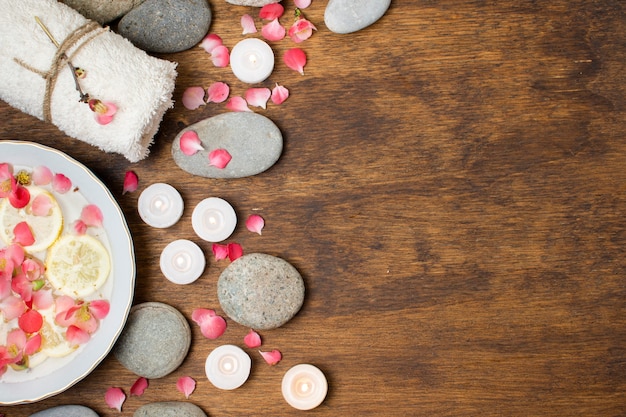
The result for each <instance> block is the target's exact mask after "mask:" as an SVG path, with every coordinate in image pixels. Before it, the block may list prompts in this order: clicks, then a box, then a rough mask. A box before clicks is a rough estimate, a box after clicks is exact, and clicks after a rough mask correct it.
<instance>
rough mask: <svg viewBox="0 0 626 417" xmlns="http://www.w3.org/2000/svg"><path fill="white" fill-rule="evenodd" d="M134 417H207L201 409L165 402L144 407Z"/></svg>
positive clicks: (184, 403)
mask: <svg viewBox="0 0 626 417" xmlns="http://www.w3.org/2000/svg"><path fill="white" fill-rule="evenodd" d="M133 417H207V415H206V414H205V413H204V411H202V409H201V408H200V407H198V406H197V405H195V404H192V403H187V402H182V401H164V402H157V403H150V404H146V405H142V406H141V407H139V408H138V409H137V411H135V413H134V414H133Z"/></svg>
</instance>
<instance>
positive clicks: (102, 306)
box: [89, 300, 111, 320]
mask: <svg viewBox="0 0 626 417" xmlns="http://www.w3.org/2000/svg"><path fill="white" fill-rule="evenodd" d="M110 310H111V305H110V304H109V302H108V301H107V300H93V301H90V302H89V312H90V313H91V314H93V316H94V317H95V318H97V319H98V320H102V319H103V318H105V317H106V316H107V315H108V314H109V311H110Z"/></svg>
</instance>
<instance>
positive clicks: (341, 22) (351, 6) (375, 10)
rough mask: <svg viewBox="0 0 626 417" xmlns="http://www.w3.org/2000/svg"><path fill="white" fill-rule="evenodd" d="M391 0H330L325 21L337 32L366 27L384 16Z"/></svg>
mask: <svg viewBox="0 0 626 417" xmlns="http://www.w3.org/2000/svg"><path fill="white" fill-rule="evenodd" d="M390 4H391V0H329V2H328V4H327V5H326V10H325V11H324V23H326V26H327V27H328V29H330V30H331V31H332V32H335V33H352V32H356V31H358V30H361V29H364V28H366V27H368V26H369V25H371V24H372V23H374V22H376V21H377V20H378V19H380V18H381V17H383V15H384V14H385V12H386V11H387V9H388V8H389V5H390Z"/></svg>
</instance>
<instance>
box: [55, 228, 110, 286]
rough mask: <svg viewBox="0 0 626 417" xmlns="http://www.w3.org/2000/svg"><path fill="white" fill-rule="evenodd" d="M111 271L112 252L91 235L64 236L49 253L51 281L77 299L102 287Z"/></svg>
mask: <svg viewBox="0 0 626 417" xmlns="http://www.w3.org/2000/svg"><path fill="white" fill-rule="evenodd" d="M110 270H111V262H110V259H109V252H108V251H107V249H106V248H105V247H104V245H103V244H102V243H101V242H100V241H99V240H98V239H96V238H95V237H93V236H90V235H65V236H62V237H61V238H60V239H59V240H58V241H57V242H56V243H55V244H54V245H52V246H51V247H50V249H49V250H48V254H47V256H46V276H47V278H48V281H49V282H50V284H51V285H52V286H53V287H54V288H55V289H56V290H58V291H61V292H62V293H63V294H65V295H69V296H70V297H74V298H80V297H86V296H88V295H89V294H91V293H93V292H95V291H96V290H98V289H99V288H100V287H101V286H102V284H104V282H105V281H106V280H107V278H108V276H109V272H110Z"/></svg>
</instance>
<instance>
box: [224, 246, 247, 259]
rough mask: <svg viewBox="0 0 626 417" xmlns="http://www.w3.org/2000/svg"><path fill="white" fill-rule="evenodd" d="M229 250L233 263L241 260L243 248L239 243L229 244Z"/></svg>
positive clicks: (229, 257)
mask: <svg viewBox="0 0 626 417" xmlns="http://www.w3.org/2000/svg"><path fill="white" fill-rule="evenodd" d="M227 248H228V259H229V260H230V261H231V262H232V261H234V260H235V259H237V258H241V256H242V255H243V248H242V247H241V245H240V244H239V243H229V244H228V245H227Z"/></svg>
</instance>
